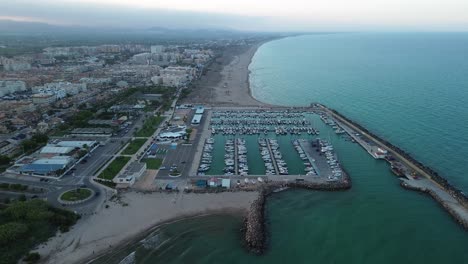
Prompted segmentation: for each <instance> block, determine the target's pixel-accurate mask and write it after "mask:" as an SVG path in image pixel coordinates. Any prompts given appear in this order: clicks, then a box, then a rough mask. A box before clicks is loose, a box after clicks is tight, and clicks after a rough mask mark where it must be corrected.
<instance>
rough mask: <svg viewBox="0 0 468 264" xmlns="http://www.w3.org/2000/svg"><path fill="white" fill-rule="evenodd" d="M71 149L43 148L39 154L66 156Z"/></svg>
mask: <svg viewBox="0 0 468 264" xmlns="http://www.w3.org/2000/svg"><path fill="white" fill-rule="evenodd" d="M73 149H74V148H72V147H55V146H45V147H43V148H42V149H41V154H51V153H52V154H67V153H70V152H71V151H72V150H73Z"/></svg>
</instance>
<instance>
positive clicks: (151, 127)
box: [135, 116, 164, 137]
mask: <svg viewBox="0 0 468 264" xmlns="http://www.w3.org/2000/svg"><path fill="white" fill-rule="evenodd" d="M163 120H164V117H162V116H159V117H158V116H153V117H150V118H148V119H146V121H145V124H143V127H142V128H141V129H140V130H138V132H136V134H135V136H136V137H151V136H152V135H153V133H154V131H156V128H158V126H159V124H161V122H162V121H163Z"/></svg>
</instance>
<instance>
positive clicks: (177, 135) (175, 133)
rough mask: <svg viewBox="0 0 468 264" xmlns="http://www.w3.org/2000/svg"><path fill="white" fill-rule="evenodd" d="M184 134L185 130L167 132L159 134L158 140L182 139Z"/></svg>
mask: <svg viewBox="0 0 468 264" xmlns="http://www.w3.org/2000/svg"><path fill="white" fill-rule="evenodd" d="M186 134H187V132H185V129H183V130H177V131H168V132H163V133H161V134H159V135H158V139H180V138H183V137H184V136H185V135H186Z"/></svg>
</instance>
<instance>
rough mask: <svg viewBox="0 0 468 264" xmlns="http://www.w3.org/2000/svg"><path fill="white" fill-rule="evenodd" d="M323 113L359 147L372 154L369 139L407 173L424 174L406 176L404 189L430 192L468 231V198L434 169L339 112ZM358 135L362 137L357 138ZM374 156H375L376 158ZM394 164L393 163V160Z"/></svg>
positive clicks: (322, 107) (324, 107)
mask: <svg viewBox="0 0 468 264" xmlns="http://www.w3.org/2000/svg"><path fill="white" fill-rule="evenodd" d="M317 106H318V108H319V110H320V111H323V112H324V113H326V114H327V115H329V116H330V117H332V118H333V119H334V120H335V121H336V122H337V123H338V124H339V125H340V126H341V127H342V128H343V129H344V130H345V131H346V132H347V133H348V134H349V135H350V136H351V137H352V138H353V139H354V140H356V142H357V143H359V145H361V146H362V147H363V148H364V149H365V150H367V152H369V154H371V155H372V153H371V152H370V151H369V147H370V146H371V145H370V143H368V142H366V141H365V140H363V138H365V139H368V140H369V142H372V143H373V144H375V145H376V146H378V147H381V148H384V149H385V150H387V151H388V153H389V154H391V156H392V158H394V159H395V160H396V161H398V162H400V163H401V165H402V166H403V167H404V170H406V171H408V170H410V171H413V172H414V174H413V175H420V176H422V177H423V178H422V179H421V178H417V177H412V176H411V175H409V176H408V173H405V174H406V177H407V179H403V180H402V183H401V185H402V187H404V188H406V189H411V190H416V191H421V192H424V193H428V194H429V195H430V196H431V197H432V198H433V199H434V200H436V201H437V202H438V203H439V204H440V205H441V206H442V207H443V208H444V209H445V210H446V211H447V212H448V213H449V214H450V215H451V216H452V217H454V219H455V220H456V221H457V222H458V223H459V224H460V225H462V226H463V227H464V228H465V229H468V198H467V197H466V196H465V195H464V194H463V193H462V192H461V191H460V190H458V189H457V188H455V187H454V186H452V185H450V184H449V183H448V181H447V180H446V179H444V178H442V177H441V176H439V175H438V174H437V173H436V172H434V171H433V170H432V169H430V168H428V167H426V166H424V165H423V164H422V163H421V162H419V161H417V160H415V159H414V158H412V157H411V156H409V155H408V154H407V153H405V152H404V151H402V150H401V149H399V148H398V147H395V146H393V145H392V144H390V143H389V142H387V141H384V140H382V139H380V138H379V137H377V136H375V135H373V134H372V133H371V132H369V131H367V130H366V129H365V128H362V127H361V126H360V125H359V124H356V123H354V122H353V121H351V120H348V119H347V118H346V117H344V116H342V115H341V114H339V113H338V112H336V111H334V110H331V109H329V108H327V107H326V106H323V105H320V104H319V105H317ZM356 133H358V134H360V136H357V135H356ZM372 156H373V155H372ZM389 163H390V161H389Z"/></svg>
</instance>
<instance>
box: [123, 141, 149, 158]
mask: <svg viewBox="0 0 468 264" xmlns="http://www.w3.org/2000/svg"><path fill="white" fill-rule="evenodd" d="M145 142H146V139H141V138H140V139H135V140H133V141H132V142H130V144H128V146H127V147H126V148H125V149H124V150H123V151H122V155H133V154H135V153H137V151H138V150H139V149H140V148H141V146H143V144H145Z"/></svg>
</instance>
